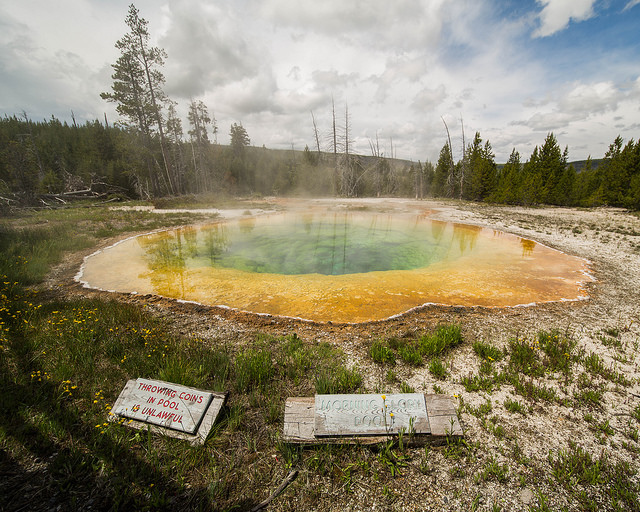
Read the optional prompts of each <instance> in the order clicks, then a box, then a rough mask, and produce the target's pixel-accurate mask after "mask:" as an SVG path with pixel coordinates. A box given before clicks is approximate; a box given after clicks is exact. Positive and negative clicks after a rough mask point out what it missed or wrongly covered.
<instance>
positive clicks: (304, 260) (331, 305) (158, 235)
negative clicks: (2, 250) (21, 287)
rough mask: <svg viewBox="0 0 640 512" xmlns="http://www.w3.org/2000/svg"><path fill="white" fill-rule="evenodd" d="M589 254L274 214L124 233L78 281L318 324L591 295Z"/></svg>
mask: <svg viewBox="0 0 640 512" xmlns="http://www.w3.org/2000/svg"><path fill="white" fill-rule="evenodd" d="M587 270H588V269H587V262H586V261H585V260H583V259H581V258H577V257H574V256H569V255H567V254H564V253H562V252H559V251H556V250H553V249H550V248H548V247H545V246H543V245H540V244H537V243H536V242H533V241H531V240H527V239H524V238H520V237H518V236H515V235H510V234H507V233H504V232H500V231H494V230H489V229H483V228H479V227H476V226H470V225H463V224H454V223H446V222H440V221H436V220H433V219H430V218H429V216H428V215H427V214H415V213H412V214H399V213H393V214H389V213H369V212H326V211H325V212H322V211H309V212H306V213H281V214H270V215H264V216H258V217H245V218H241V219H236V220H226V221H221V222H217V223H214V224H209V225H199V226H189V227H184V228H180V229H173V230H168V231H161V232H155V233H150V234H147V235H142V236H137V237H134V238H129V239H127V240H124V241H122V242H119V243H117V244H115V245H113V246H111V247H109V248H107V249H105V250H102V251H98V252H96V253H94V254H92V255H91V256H89V257H87V258H86V259H85V263H84V265H83V268H82V269H81V272H80V273H79V275H78V279H79V280H80V281H82V282H83V283H84V284H85V286H88V287H91V288H98V289H102V290H111V291H118V292H130V293H139V294H156V295H161V296H164V297H170V298H175V299H182V300H189V301H195V302H199V303H202V304H207V305H217V306H226V307H230V308H235V309H239V310H243V311H250V312H254V313H262V314H270V315H282V316H289V317H298V318H304V319H308V320H314V321H321V322H322V321H333V322H364V321H370V320H381V319H384V318H388V317H391V316H393V315H397V314H400V313H403V312H406V311H407V310H410V309H412V308H415V307H418V306H421V305H424V304H428V303H438V304H448V305H461V306H516V305H522V304H532V303H539V302H548V301H559V300H576V299H580V298H583V297H584V296H585V295H586V294H585V292H584V290H583V288H582V284H583V283H584V282H585V281H587V280H588V276H587Z"/></svg>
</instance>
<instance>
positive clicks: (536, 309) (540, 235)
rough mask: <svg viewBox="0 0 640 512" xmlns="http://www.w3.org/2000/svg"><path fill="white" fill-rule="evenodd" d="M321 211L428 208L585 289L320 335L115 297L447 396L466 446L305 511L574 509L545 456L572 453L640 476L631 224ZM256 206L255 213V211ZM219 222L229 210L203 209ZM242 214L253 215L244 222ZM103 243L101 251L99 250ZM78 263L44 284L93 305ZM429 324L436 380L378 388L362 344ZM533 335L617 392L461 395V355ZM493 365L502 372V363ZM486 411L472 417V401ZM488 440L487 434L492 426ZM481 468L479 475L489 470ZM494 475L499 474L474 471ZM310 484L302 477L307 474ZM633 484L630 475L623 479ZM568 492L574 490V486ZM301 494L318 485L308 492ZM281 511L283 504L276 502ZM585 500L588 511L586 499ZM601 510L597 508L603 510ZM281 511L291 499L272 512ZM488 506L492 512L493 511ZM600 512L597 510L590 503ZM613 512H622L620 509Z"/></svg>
mask: <svg viewBox="0 0 640 512" xmlns="http://www.w3.org/2000/svg"><path fill="white" fill-rule="evenodd" d="M314 201H315V202H316V203H318V204H322V203H323V201H324V202H326V204H327V207H331V208H342V207H344V208H352V207H370V208H376V209H384V210H387V211H394V210H398V211H407V210H431V211H432V212H433V213H432V215H433V217H434V218H436V219H440V220H445V221H452V222H461V223H467V224H474V225H478V226H483V227H488V228H492V229H497V230H502V231H506V232H509V233H514V234H517V235H519V236H522V237H524V238H529V239H532V240H535V241H537V242H540V243H543V244H545V245H547V246H549V247H552V248H555V249H558V250H561V251H563V252H566V253H568V254H572V255H575V256H580V257H582V258H586V259H588V260H589V261H590V262H591V263H590V269H591V272H592V274H593V276H594V277H595V281H594V282H593V283H590V284H589V285H588V286H587V290H588V293H589V299H588V300H583V301H577V302H556V303H547V304H541V305H536V306H528V307H516V308H477V307H476V308H461V307H447V306H427V307H423V308H419V309H417V310H414V311H411V312H409V313H407V314H405V315H402V316H399V317H396V318H393V319H390V320H386V321H381V322H371V323H364V324H354V325H349V324H324V323H322V324H321V323H313V322H305V321H300V320H294V319H285V318H278V317H264V316H255V315H251V314H247V313H240V312H234V311H232V310H227V309H222V308H215V307H208V306H200V305H195V304H184V303H178V302H176V301H173V300H169V299H163V298H159V297H152V296H131V295H124V294H122V295H119V297H120V298H122V300H130V301H134V302H137V303H141V304H142V303H144V304H145V305H146V307H147V308H149V309H151V310H153V311H155V312H156V313H157V314H158V315H160V316H163V317H167V318H169V317H170V318H171V321H172V325H174V326H175V329H176V330H177V331H179V332H180V333H184V334H193V335H197V336H199V337H201V338H202V339H203V340H205V341H206V340H219V339H221V338H224V339H226V340H235V341H236V342H237V343H245V342H246V341H247V340H248V339H251V336H252V334H253V333H256V332H267V333H271V334H289V333H292V332H296V333H297V334H298V336H300V337H301V338H302V339H303V340H319V341H328V342H330V343H335V344H336V345H339V346H340V347H341V348H342V349H343V350H344V352H345V353H346V355H347V357H348V360H349V364H350V365H352V366H354V367H358V368H359V369H360V370H361V373H362V374H363V375H364V376H365V385H366V388H367V389H368V390H370V391H386V392H394V391H395V392H397V391H398V390H399V389H398V386H399V383H400V382H402V383H405V384H408V385H409V386H411V387H413V388H414V389H415V391H416V392H425V393H432V392H434V389H435V390H436V391H438V392H441V393H445V394H448V395H450V396H452V397H455V400H456V401H457V404H458V405H459V416H460V420H461V424H462V426H463V428H464V429H465V436H464V438H465V441H466V442H467V443H468V446H467V447H466V448H465V449H464V450H463V453H462V454H460V456H459V457H451V456H450V453H449V452H448V451H447V450H446V449H433V450H431V451H430V452H428V453H426V454H425V453H420V454H417V453H416V454H415V455H414V457H412V458H411V461H410V462H409V467H408V469H406V470H404V472H403V476H402V477H399V478H396V479H395V480H394V481H393V485H391V486H390V487H389V488H386V489H385V493H383V495H384V497H383V498H380V493H377V492H376V493H372V492H369V491H370V489H371V488H372V487H375V486H376V483H375V482H370V481H368V480H367V479H366V478H363V479H361V480H360V481H356V482H354V483H353V484H352V485H351V492H345V491H344V489H342V490H340V489H335V488H334V489H333V490H332V491H331V492H327V493H324V494H322V493H321V497H320V498H319V499H320V501H319V502H318V503H317V506H318V508H319V509H324V510H345V509H353V510H357V509H362V510H367V509H372V508H374V509H375V508H380V509H397V510H422V509H427V510H428V509H435V508H438V509H440V510H464V509H467V508H468V507H469V506H475V507H477V509H478V510H483V509H486V510H493V509H495V510H530V509H531V508H532V507H540V508H539V510H545V509H544V508H543V505H544V504H545V503H546V504H547V505H548V506H550V507H551V508H550V509H551V510H555V509H562V508H563V507H566V508H567V509H568V510H581V509H582V508H580V506H578V505H576V497H575V495H574V494H573V492H572V491H570V490H569V489H568V488H566V487H562V486H560V485H559V483H558V482H559V480H558V479H557V478H552V477H551V475H552V474H553V471H554V469H553V465H552V464H551V462H550V460H551V459H550V458H549V454H550V453H552V454H556V459H557V457H558V454H560V453H562V452H563V450H565V451H566V450H568V446H569V442H570V441H573V442H576V443H577V444H578V445H579V446H580V447H581V448H582V449H584V450H586V451H587V452H589V453H590V454H591V455H592V456H593V457H594V458H598V457H600V456H601V455H604V456H606V457H607V458H608V459H609V460H611V461H617V462H626V463H629V464H630V467H631V468H632V469H635V470H640V463H639V462H638V460H640V455H639V453H640V450H639V448H638V447H639V445H638V439H637V430H636V438H635V440H634V439H633V428H636V429H637V428H638V426H639V424H638V423H634V418H633V413H634V411H635V410H639V409H636V408H637V407H638V406H640V369H639V367H638V355H637V353H638V344H639V342H640V325H639V324H640V293H639V291H638V288H639V285H640V218H639V216H638V215H637V214H635V215H634V214H630V213H628V212H626V211H624V210H621V209H613V208H599V209H590V210H581V209H568V208H533V209H532V208H520V207H504V206H500V207H498V206H487V205H478V204H470V203H460V202H435V201H411V200H400V199H368V200H357V199H356V200H328V199H327V200H314ZM303 204H304V202H302V201H293V200H289V201H282V200H273V201H272V202H271V205H272V207H273V208H277V209H283V208H296V207H300V206H302V205H303ZM267 208H269V207H267ZM217 213H220V214H222V215H223V216H225V215H227V216H230V215H234V214H236V213H237V211H235V212H234V211H231V210H229V211H221V212H217ZM252 213H256V214H259V212H257V211H254V212H252ZM105 245H107V244H105ZM84 255H85V254H78V255H75V256H74V257H72V258H69V259H68V260H67V262H66V263H65V264H64V265H63V266H61V267H60V268H58V269H56V271H55V272H54V273H53V274H52V276H51V279H50V281H49V283H48V285H49V287H50V288H55V289H56V290H58V291H59V292H61V293H63V294H69V295H85V296H92V295H104V294H105V293H104V292H99V291H94V290H89V289H86V288H82V287H81V286H80V285H79V284H78V283H76V282H75V281H74V280H73V276H74V275H75V273H76V272H77V270H78V268H79V266H80V264H81V262H82V257H83V256H84ZM442 323H457V324H459V325H460V326H461V327H462V332H463V335H464V339H465V343H464V344H463V345H462V346H461V347H458V348H457V349H456V350H454V351H453V352H452V353H450V354H448V355H447V357H446V358H445V364H446V366H447V369H448V376H447V378H446V379H445V380H438V379H436V378H435V377H433V376H432V375H431V373H430V372H429V370H428V369H427V367H426V366H425V367H413V366H408V365H398V366H396V367H395V368H394V372H395V374H396V383H395V384H394V383H390V382H389V379H388V370H389V368H387V367H384V366H380V365H378V364H376V363H374V362H373V361H372V359H371V357H370V355H369V347H370V345H371V343H372V342H373V341H374V340H376V339H381V338H388V337H390V336H405V335H412V334H419V333H421V332H428V331H430V330H432V329H433V328H434V327H435V326H437V325H438V324H442ZM541 330H545V331H553V330H558V331H560V332H561V333H564V334H566V335H568V336H570V337H571V338H572V339H575V340H576V341H577V349H576V350H577V351H581V353H582V354H585V355H588V354H591V353H595V354H598V356H599V357H600V359H601V362H602V363H603V365H604V367H605V368H608V369H609V370H611V371H613V372H618V373H619V374H622V375H624V376H625V377H626V380H627V383H626V384H625V385H620V384H619V383H618V384H617V383H614V382H612V381H611V379H606V378H604V377H602V375H597V374H594V373H589V372H588V370H587V369H586V366H585V365H583V364H579V363H576V365H575V371H574V375H573V376H572V378H571V380H570V381H567V379H565V380H564V381H563V380H562V379H561V378H559V377H558V376H553V375H550V376H545V377H543V378H540V379H536V383H537V384H538V385H544V386H547V387H553V388H554V389H555V390H556V391H557V392H558V394H559V396H560V397H563V398H566V399H565V400H564V401H544V400H530V399H528V398H526V397H522V396H519V395H518V394H517V393H515V392H514V389H513V387H512V386H511V385H508V384H503V385H500V386H496V387H495V388H494V389H492V390H491V391H490V392H489V391H486V390H478V391H467V389H466V387H465V385H464V384H463V379H464V378H465V377H468V376H472V375H476V374H478V372H479V367H480V364H481V361H480V359H479V358H478V356H477V355H476V354H475V353H474V350H473V349H472V344H473V342H474V341H484V342H487V343H490V344H492V345H495V346H497V347H500V348H505V347H507V346H508V344H509V340H511V339H514V338H518V337H520V338H526V337H530V338H531V339H532V340H533V339H534V338H535V337H536V336H537V333H538V332H539V331H541ZM505 364H506V363H505ZM581 373H584V374H585V378H587V377H586V376H588V378H590V379H591V381H592V384H593V382H594V381H595V382H596V384H593V385H594V386H599V387H597V388H594V389H599V390H601V392H602V399H601V400H600V402H599V403H598V404H596V405H594V406H582V405H580V406H577V405H575V403H574V402H575V401H574V399H573V397H574V396H575V394H576V393H577V389H578V387H579V385H578V380H579V379H578V378H579V374H581ZM511 399H513V400H517V401H519V402H521V403H522V404H523V405H525V411H526V412H525V413H514V412H510V411H508V410H507V409H506V408H505V406H504V403H505V401H507V400H511ZM487 403H490V404H491V412H490V413H488V414H487V413H485V414H482V413H478V410H479V409H480V408H481V407H482V406H483V405H485V404H487ZM497 426H500V429H498V430H496V427H497ZM492 465H493V466H492ZM491 467H494V469H495V468H496V467H497V468H503V470H504V471H503V472H506V477H504V478H501V477H500V476H499V473H500V471H491V470H488V469H487V468H491ZM307 478H311V479H312V480H313V475H310V476H307ZM630 478H631V481H634V482H638V475H635V476H631V477H630ZM577 483H580V482H577ZM314 485H324V483H323V482H322V481H317V482H315V483H314ZM285 501H286V500H285ZM596 502H597V500H596ZM602 503H605V502H604V501H603V502H602ZM272 507H276V508H278V507H281V508H282V509H283V510H288V509H290V508H291V507H295V502H290V503H280V504H279V505H278V504H277V503H274V505H272ZM495 507H498V508H495ZM603 509H609V508H608V505H606V504H605V505H604V508H603ZM622 510H625V509H624V508H623V509H622Z"/></svg>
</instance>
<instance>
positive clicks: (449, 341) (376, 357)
mask: <svg viewBox="0 0 640 512" xmlns="http://www.w3.org/2000/svg"><path fill="white" fill-rule="evenodd" d="M460 343H462V334H461V329H460V326H458V325H441V326H439V327H437V328H436V330H435V331H434V332H433V333H431V334H424V335H422V336H419V337H417V338H412V337H404V338H400V337H391V338H388V339H387V340H376V341H374V342H373V344H372V345H371V348H370V349H369V355H370V356H371V359H373V361H375V362H376V363H379V364H391V365H393V364H395V363H396V361H397V360H398V359H399V360H401V361H402V362H403V363H405V364H408V365H410V366H422V365H423V364H425V359H426V360H427V361H430V360H432V359H433V358H436V357H440V356H442V355H444V354H446V352H448V351H449V350H451V349H452V348H454V347H456V346H457V345H459V344H460ZM435 364H436V365H437V363H435Z"/></svg>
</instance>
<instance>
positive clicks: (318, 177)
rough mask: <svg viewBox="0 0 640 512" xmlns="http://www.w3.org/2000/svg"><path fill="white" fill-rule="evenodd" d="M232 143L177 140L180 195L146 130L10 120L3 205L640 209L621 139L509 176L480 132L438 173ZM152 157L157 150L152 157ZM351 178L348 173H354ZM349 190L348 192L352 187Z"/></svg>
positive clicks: (0, 123)
mask: <svg viewBox="0 0 640 512" xmlns="http://www.w3.org/2000/svg"><path fill="white" fill-rule="evenodd" d="M230 136H231V144H230V145H222V144H217V143H215V142H210V141H209V140H203V141H198V140H194V138H193V137H189V139H186V140H185V139H184V138H183V137H176V139H175V140H172V141H171V142H170V144H169V145H168V146H167V149H168V153H169V155H170V158H171V163H172V168H173V169H174V171H173V178H174V179H173V180H172V182H171V188H170V186H169V183H168V179H167V177H166V176H163V173H161V172H158V173H157V176H158V181H159V184H158V190H156V191H154V190H153V187H152V185H151V179H150V176H149V168H148V164H149V162H150V161H151V162H152V165H154V166H156V169H162V166H161V164H160V162H161V160H162V154H161V150H160V147H159V141H157V140H156V141H155V142H156V145H155V152H154V151H153V150H152V151H149V146H148V145H146V144H143V143H142V142H141V141H140V140H139V134H137V133H136V132H135V131H132V130H130V129H128V128H127V127H122V126H118V125H115V126H114V125H108V124H107V123H105V122H100V121H98V120H95V121H93V122H86V123H85V124H83V125H80V124H76V123H73V124H67V123H66V122H61V121H59V120H58V119H55V118H51V119H50V120H48V121H38V122H35V121H32V120H29V119H27V118H26V117H22V118H19V117H17V116H13V117H4V118H2V119H0V197H2V198H3V199H2V200H3V201H4V202H5V204H6V203H7V202H9V201H15V202H16V203H22V204H33V203H34V202H35V201H38V200H40V201H41V200H42V199H43V198H44V199H45V200H46V199H48V198H53V197H56V196H57V197H65V196H64V194H69V193H70V194H71V196H68V197H72V195H73V194H74V193H77V192H79V191H92V192H94V193H103V194H107V193H109V194H113V195H121V196H123V197H129V198H143V199H148V198H152V197H158V196H162V195H181V194H207V193H215V194H225V195H244V196H247V195H258V196H259V195H262V196H271V195H280V196H292V195H313V196H331V195H334V196H351V197H375V196H396V197H418V198H425V197H450V198H460V199H466V200H472V201H485V202H492V203H503V204H514V205H525V206H530V205H538V204H550V205H559V206H602V205H608V206H620V207H625V208H630V209H636V210H637V209H640V141H638V142H635V141H634V140H630V141H628V142H627V143H625V142H624V141H623V139H622V138H621V137H617V138H616V139H615V140H614V141H613V143H612V144H611V145H610V146H609V149H608V151H607V152H606V154H605V155H604V157H603V158H602V159H600V160H597V161H596V162H595V163H593V162H592V161H591V160H590V159H588V160H587V161H586V162H584V163H583V164H582V165H581V166H580V169H579V170H576V167H575V166H574V165H573V164H572V163H569V162H568V161H567V160H568V150H567V149H566V148H565V149H564V150H562V149H561V148H560V146H559V144H558V142H557V140H556V137H555V136H554V134H553V133H550V134H549V135H547V137H546V138H545V140H544V142H543V144H542V145H540V146H537V147H536V148H535V149H534V150H533V152H532V154H531V155H530V156H529V158H528V159H527V160H526V161H524V162H522V161H521V156H520V154H519V153H518V152H517V151H516V150H515V149H514V150H513V152H512V153H511V156H510V157H509V160H508V161H507V162H506V163H505V164H503V165H498V164H497V163H496V162H495V156H494V154H493V152H492V149H491V144H490V142H489V141H483V140H482V138H481V136H480V134H479V133H476V134H475V137H474V139H473V142H472V143H470V144H468V145H467V147H466V148H465V150H464V151H463V152H462V153H463V154H462V157H461V158H460V159H459V160H458V161H457V162H456V161H454V158H453V157H452V153H453V151H452V148H451V145H450V144H449V143H445V144H444V146H443V147H442V150H441V151H440V155H439V158H438V161H437V163H436V164H435V165H434V164H432V163H431V162H428V161H427V162H425V163H420V162H417V163H415V162H409V161H406V160H397V159H390V158H385V157H384V156H376V155H375V154H373V155H371V156H363V155H355V154H350V155H348V160H349V161H348V162H345V158H347V157H346V156H345V155H344V154H343V153H341V154H334V153H331V152H326V151H317V150H314V151H312V150H310V149H309V147H305V149H304V150H302V151H300V150H295V149H294V148H292V149H291V150H272V149H267V148H264V147H254V146H251V145H250V139H249V136H248V133H247V131H246V129H245V128H244V127H243V126H242V125H239V124H233V125H232V126H231V127H230ZM152 148H153V146H152ZM347 173H348V174H347ZM347 179H348V180H349V181H350V183H351V184H350V186H349V187H346V186H345V185H344V184H343V182H344V181H346V180H347Z"/></svg>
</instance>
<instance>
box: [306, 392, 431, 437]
mask: <svg viewBox="0 0 640 512" xmlns="http://www.w3.org/2000/svg"><path fill="white" fill-rule="evenodd" d="M401 430H402V431H404V432H405V433H406V432H410V431H411V432H414V433H416V434H429V433H430V430H429V420H428V418H427V408H426V405H425V401H424V395H421V394H419V393H401V394H389V395H386V394H361V395H316V396H315V427H314V435H315V436H316V437H325V436H329V437H335V436H354V435H355V436H368V435H378V436H380V435H389V434H397V433H399V432H400V431H401Z"/></svg>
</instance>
